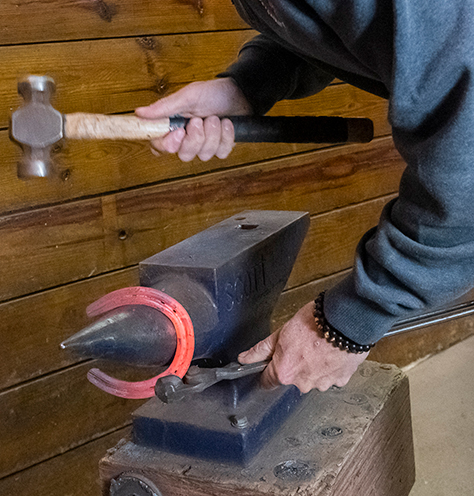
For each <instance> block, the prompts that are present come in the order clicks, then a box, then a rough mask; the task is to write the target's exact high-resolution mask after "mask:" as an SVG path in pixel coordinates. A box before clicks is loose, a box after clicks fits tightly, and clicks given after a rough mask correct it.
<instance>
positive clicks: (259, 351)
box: [238, 332, 278, 368]
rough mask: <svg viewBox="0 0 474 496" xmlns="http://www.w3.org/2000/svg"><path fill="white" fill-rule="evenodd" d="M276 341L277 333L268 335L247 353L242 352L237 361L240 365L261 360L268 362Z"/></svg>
mask: <svg viewBox="0 0 474 496" xmlns="http://www.w3.org/2000/svg"><path fill="white" fill-rule="evenodd" d="M277 341H278V332H274V333H273V334H270V336H268V337H267V338H266V339H264V340H263V341H260V342H258V343H257V344H256V345H255V346H253V347H252V348H250V349H249V350H247V351H243V352H242V353H241V354H240V355H239V356H238V360H239V362H240V363H255V362H261V361H263V360H268V359H270V358H271V357H272V355H273V352H274V351H275V345H276V343H277ZM267 368H268V367H267Z"/></svg>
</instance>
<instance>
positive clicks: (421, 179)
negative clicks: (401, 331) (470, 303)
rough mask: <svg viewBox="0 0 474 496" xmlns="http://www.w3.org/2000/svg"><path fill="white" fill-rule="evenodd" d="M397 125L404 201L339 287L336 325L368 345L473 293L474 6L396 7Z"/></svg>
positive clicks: (393, 101)
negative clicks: (397, 326) (398, 323)
mask: <svg viewBox="0 0 474 496" xmlns="http://www.w3.org/2000/svg"><path fill="white" fill-rule="evenodd" d="M395 7H396V10H395V22H396V25H397V29H396V33H397V35H396V38H395V60H394V69H393V79H392V85H391V86H392V87H391V97H390V115H389V117H390V121H391V124H392V127H393V139H394V142H395V145H396V147H397V149H398V151H399V152H400V154H401V155H402V157H403V158H404V160H405V161H406V163H407V167H406V170H405V172H404V174H403V177H402V181H401V184H400V189H399V198H398V199H396V200H394V201H392V202H390V203H389V204H388V205H387V206H386V208H385V209H384V211H383V213H382V216H381V218H380V221H379V224H378V226H377V227H375V228H374V229H372V230H370V231H369V232H368V233H366V235H365V236H364V237H363V238H362V240H361V241H360V243H359V245H358V248H357V252H356V255H355V261H354V270H353V271H352V274H351V275H350V276H349V277H348V278H346V279H345V280H343V281H342V282H341V283H340V284H339V285H337V286H336V287H335V288H333V289H332V290H330V291H329V292H328V293H327V294H326V297H325V306H324V311H325V314H326V317H327V319H328V320H329V322H330V323H331V324H332V325H333V326H334V327H336V328H337V329H339V330H341V332H343V333H344V334H345V335H346V336H347V337H349V338H351V339H353V340H354V341H356V342H358V343H360V344H368V343H370V342H374V341H377V340H378V339H380V338H381V337H383V335H384V334H385V333H386V332H387V331H388V330H389V329H390V327H391V326H392V325H393V324H394V323H395V322H396V321H397V320H399V319H401V318H406V317H408V316H409V315H410V314H411V313H413V312H420V311H423V310H426V309H428V308H432V307H435V306H439V305H441V304H446V303H448V302H450V301H452V300H454V299H456V298H458V297H460V296H461V295H462V294H463V293H465V292H467V291H468V290H470V289H472V287H474V133H473V129H474V80H473V70H474V45H473V44H472V40H473V39H474V30H473V26H472V21H471V19H472V14H473V12H472V10H473V9H472V4H471V3H469V2H467V3H466V2H462V1H458V0H452V1H451V2H443V3H441V2H436V5H432V4H431V3H429V2H428V3H427V2H422V1H417V2H408V3H407V2H401V1H400V2H395Z"/></svg>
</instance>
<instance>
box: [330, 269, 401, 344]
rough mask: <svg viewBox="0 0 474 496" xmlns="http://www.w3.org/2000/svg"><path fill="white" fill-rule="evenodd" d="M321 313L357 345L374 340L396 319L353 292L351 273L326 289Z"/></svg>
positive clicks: (382, 334)
mask: <svg viewBox="0 0 474 496" xmlns="http://www.w3.org/2000/svg"><path fill="white" fill-rule="evenodd" d="M324 314H325V316H326V319H327V320H328V322H329V323H330V324H331V325H332V326H333V327H335V328H336V329H337V330H338V331H340V332H341V333H342V334H344V336H346V337H348V338H349V339H351V340H352V341H355V342H356V343H359V344H372V343H375V342H377V341H378V340H379V339H381V338H383V336H384V335H385V333H387V332H388V331H389V330H390V329H391V327H392V326H393V325H394V323H395V321H396V320H397V319H396V317H394V316H393V315H392V314H389V313H387V312H385V311H384V310H383V309H382V308H381V307H379V306H378V305H377V304H376V303H374V302H372V301H370V300H367V299H365V298H362V297H360V296H358V295H357V291H356V287H355V282H354V278H353V275H352V274H350V275H349V276H347V277H346V278H345V279H343V280H342V281H341V282H340V283H339V284H337V285H336V286H334V287H333V288H331V289H329V290H328V291H327V292H326V295H325V297H324Z"/></svg>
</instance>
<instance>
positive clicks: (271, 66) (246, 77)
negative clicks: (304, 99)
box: [217, 45, 296, 115]
mask: <svg viewBox="0 0 474 496" xmlns="http://www.w3.org/2000/svg"><path fill="white" fill-rule="evenodd" d="M285 54H286V52H284V51H283V50H282V51H281V53H280V52H278V51H277V52H276V53H272V52H269V51H267V50H265V49H264V48H261V47H259V46H255V45H246V46H244V48H243V49H242V50H241V52H240V54H239V60H238V61H237V62H235V63H234V64H232V65H231V66H230V67H229V68H228V69H227V70H226V71H224V72H221V73H220V74H218V75H217V77H231V78H232V79H233V80H234V81H235V83H236V84H237V86H238V87H239V88H240V90H241V91H242V93H243V94H244V96H245V98H246V99H247V101H248V102H249V103H250V105H251V107H252V109H253V111H254V113H255V114H256V115H264V114H266V113H267V112H268V111H269V110H270V109H271V108H272V107H273V105H275V103H276V102H278V101H280V100H283V99H284V98H285V97H286V96H287V93H288V91H289V89H290V88H291V87H292V86H291V85H292V77H291V76H290V75H291V74H293V72H294V71H295V70H296V69H292V68H291V67H289V65H290V61H289V60H285V59H288V56H287V55H286V56H285Z"/></svg>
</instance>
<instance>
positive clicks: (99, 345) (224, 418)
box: [62, 211, 309, 465]
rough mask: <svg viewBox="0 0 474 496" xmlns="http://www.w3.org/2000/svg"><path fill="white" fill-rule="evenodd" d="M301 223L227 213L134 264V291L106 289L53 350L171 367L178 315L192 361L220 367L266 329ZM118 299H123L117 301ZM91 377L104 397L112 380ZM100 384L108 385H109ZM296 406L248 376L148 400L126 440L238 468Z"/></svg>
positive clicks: (292, 397)
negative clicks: (83, 322) (185, 320)
mask: <svg viewBox="0 0 474 496" xmlns="http://www.w3.org/2000/svg"><path fill="white" fill-rule="evenodd" d="M308 227H309V215H308V214H307V213H304V212H288V211H244V212H242V213H239V214H237V215H234V216H232V217H230V218H229V219H227V220H224V221H223V222H221V223H219V224H217V225H215V226H213V227H210V228H209V229H206V230H205V231H202V232H200V233H198V234H196V235H194V236H192V237H190V238H188V239H186V240H184V241H182V242H181V243H178V244H176V245H174V246H172V247H170V248H168V249H165V250H164V251H162V252H160V253H158V254H156V255H154V256H152V257H150V258H148V259H146V260H144V261H143V262H141V263H140V284H141V287H142V289H140V288H136V289H134V290H133V291H129V292H128V293H127V290H123V291H122V292H118V293H116V294H115V295H117V296H115V295H114V293H112V294H111V295H108V296H107V297H106V298H105V300H104V302H105V303H101V300H99V302H98V303H97V304H93V305H92V307H91V308H92V310H91V313H92V314H97V313H100V311H101V310H100V309H102V310H104V309H106V310H107V309H110V308H111V310H110V311H108V312H105V313H104V315H103V316H102V317H101V318H100V319H99V320H98V321H96V322H94V323H92V324H91V325H90V326H88V327H86V328H85V329H83V330H82V331H80V332H79V333H78V334H76V335H74V336H73V337H71V338H69V339H68V340H67V341H65V342H64V343H63V344H62V346H63V348H67V349H70V350H72V351H75V352H76V353H79V354H81V355H82V356H85V357H95V358H109V359H115V360H118V361H120V362H122V363H127V364H131V365H147V366H149V365H155V366H164V365H168V364H169V363H170V362H171V365H170V367H172V365H173V363H174V361H175V358H176V356H175V355H177V354H178V349H179V348H180V346H181V345H182V343H181V340H182V339H183V336H182V335H179V333H178V335H177V331H178V329H177V328H176V330H175V323H174V321H175V320H176V315H175V314H176V313H178V314H179V313H180V312H183V313H184V314H185V315H187V316H188V317H189V319H190V322H191V323H192V328H193V332H194V343H193V349H192V356H191V357H190V361H192V364H193V365H198V366H200V367H204V368H205V367H214V368H215V367H224V368H225V366H226V365H227V366H228V365H229V364H231V363H232V362H235V361H236V360H237V356H238V354H239V353H240V352H241V351H243V350H245V349H248V348H249V347H250V346H252V345H254V344H255V343H257V342H258V341H260V340H261V339H263V338H265V337H266V336H267V335H268V334H269V333H270V330H271V320H270V318H271V314H272V311H273V310H274V308H275V305H276V303H277V301H278V298H279V296H280V294H281V292H282V291H283V289H284V287H285V285H286V283H287V280H288V277H289V275H290V272H291V270H292V268H293V265H294V263H295V260H296V257H297V255H298V252H299V250H300V247H301V245H302V243H303V240H304V237H305V235H306V232H307V230H308ZM146 288H149V289H150V290H151V291H158V293H157V294H159V295H160V294H161V295H162V299H163V301H162V302H161V303H163V305H165V304H166V305H167V308H168V311H169V313H168V314H167V315H164V314H163V313H161V312H160V311H159V310H158V309H157V308H156V307H155V308H151V307H150V306H148V305H146V304H142V303H143V300H140V298H141V296H140V295H141V294H142V293H143V294H146V293H147V291H148V290H147V289H146ZM124 291H125V292H124ZM127 294H128V295H129V298H130V294H131V295H132V297H131V299H128V300H127V298H125V299H122V296H121V295H127ZM137 295H138V299H137V300H134V299H133V298H134V297H136V296H137ZM114 298H116V299H118V300H117V301H115V302H114ZM168 298H169V299H170V300H171V303H170V304H169V305H168V303H167V301H168ZM158 299H160V297H158ZM165 300H166V301H165ZM173 302H177V303H176V306H173V305H174V304H173ZM137 303H138V304H137ZM158 307H160V302H158ZM178 307H179V308H178ZM180 309H181V310H180ZM173 312H174V313H173ZM178 321H179V318H178ZM190 325H191V324H190ZM187 352H188V354H189V349H188V350H187ZM100 374H101V373H100V372H97V371H96V372H94V373H93V374H91V379H92V380H93V381H95V383H96V384H98V385H99V386H101V385H103V384H105V386H104V389H106V390H109V391H112V392H114V387H115V386H114V384H115V383H114V381H115V379H112V378H108V377H107V376H105V379H104V376H103V375H102V376H101V375H100ZM156 380H158V379H155V382H156ZM101 381H102V382H101ZM107 381H110V384H112V386H111V387H110V388H109V389H107V384H106V383H107ZM118 382H119V381H118ZM152 386H153V384H152ZM120 387H121V386H120V384H119V385H118V386H117V389H116V391H119V390H120ZM128 387H129V386H128V385H126V386H125V391H128V389H127V388H128ZM131 387H134V386H131ZM147 388H148V389H146V388H145V389H143V390H144V391H145V392H146V391H149V390H150V386H149V384H148V386H147ZM130 390H131V389H130ZM151 391H152V392H151V394H150V396H151V395H153V388H151ZM118 395H120V394H118ZM124 396H126V395H125V394H124ZM126 397H140V396H133V395H132V396H126ZM300 400H301V395H300V393H299V391H298V389H297V388H295V387H294V386H281V387H279V388H277V389H275V390H271V391H267V390H263V389H261V388H260V387H259V381H258V376H256V375H252V376H247V377H243V378H238V379H235V380H226V381H222V382H218V383H217V384H215V385H213V386H212V387H209V388H208V389H206V390H205V391H202V392H199V393H198V394H193V395H192V396H190V397H189V398H186V399H185V401H184V402H178V403H173V404H165V403H162V402H161V401H160V400H159V399H158V398H156V397H153V398H152V399H151V400H150V401H148V402H147V403H145V404H144V405H143V406H141V407H140V408H139V409H138V410H136V411H135V412H134V414H133V441H134V442H135V443H136V444H138V445H141V446H148V447H151V448H153V449H157V450H164V451H166V452H171V453H176V454H180V455H185V456H191V457H199V458H207V459H215V460H219V461H220V462H229V463H234V464H240V465H245V464H246V463H248V462H249V461H250V460H251V459H252V457H253V456H254V455H255V454H256V453H257V452H258V451H259V450H260V449H261V447H262V446H263V445H264V444H265V443H266V442H267V441H268V439H269V438H270V437H271V436H272V434H273V433H274V432H275V431H276V430H277V429H278V427H279V426H280V425H281V424H282V422H284V420H285V419H286V418H287V417H288V416H289V415H290V414H291V412H292V411H293V410H295V409H296V408H297V406H298V404H299V403H300Z"/></svg>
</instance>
